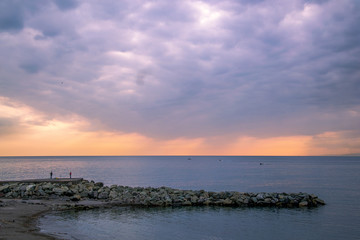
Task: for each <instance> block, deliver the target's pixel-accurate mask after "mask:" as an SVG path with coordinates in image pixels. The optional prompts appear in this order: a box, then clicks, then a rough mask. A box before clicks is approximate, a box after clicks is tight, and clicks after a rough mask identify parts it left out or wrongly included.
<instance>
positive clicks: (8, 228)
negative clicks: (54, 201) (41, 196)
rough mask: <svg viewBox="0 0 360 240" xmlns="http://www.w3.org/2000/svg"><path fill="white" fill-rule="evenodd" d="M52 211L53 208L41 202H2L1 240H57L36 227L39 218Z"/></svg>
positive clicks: (0, 216) (3, 200)
mask: <svg viewBox="0 0 360 240" xmlns="http://www.w3.org/2000/svg"><path fill="white" fill-rule="evenodd" d="M48 211H51V206H49V205H46V204H43V203H41V202H39V201H36V202H30V203H29V202H25V201H22V200H10V199H1V200H0V239H1V240H5V239H6V240H7V239H9V240H10V239H11V240H18V239H19V240H20V239H28V240H36V239H38V240H50V239H52V240H55V239H57V238H54V237H51V236H47V235H45V234H42V233H40V232H39V229H38V228H37V227H36V221H37V219H38V217H40V216H41V215H42V214H45V213H46V212H48Z"/></svg>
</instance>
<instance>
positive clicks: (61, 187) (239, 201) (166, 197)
mask: <svg viewBox="0 0 360 240" xmlns="http://www.w3.org/2000/svg"><path fill="white" fill-rule="evenodd" d="M0 198H10V199H11V198H13V199H24V200H26V199H57V200H65V201H80V200H87V199H89V200H98V201H104V202H111V203H114V204H118V205H136V206H144V207H151V206H206V205H211V206H238V207H284V208H292V207H317V206H319V205H324V204H325V202H324V201H323V200H321V199H320V198H318V197H317V196H316V195H313V194H308V193H264V192H262V193H245V192H234V191H226V192H210V191H204V190H180V189H173V188H169V187H159V188H152V187H145V188H144V187H128V186H120V185H111V186H104V184H103V183H101V182H97V183H95V182H94V181H88V180H83V181H81V182H78V183H73V182H51V181H49V182H37V183H32V182H15V183H10V182H9V183H1V184H0Z"/></svg>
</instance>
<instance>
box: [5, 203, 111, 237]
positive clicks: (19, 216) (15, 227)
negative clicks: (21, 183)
mask: <svg viewBox="0 0 360 240" xmlns="http://www.w3.org/2000/svg"><path fill="white" fill-rule="evenodd" d="M116 205H117V204H115V203H109V202H101V201H93V200H83V201H79V202H77V203H76V204H75V203H69V202H68V201H64V200H22V199H4V198H1V199H0V239H1V240H7V239H9V240H10V239H11V240H22V239H27V240H37V239H39V240H61V238H58V237H55V236H53V235H49V234H46V233H42V232H40V230H41V229H40V228H39V227H38V226H37V221H38V220H39V218H40V217H42V216H44V215H45V214H47V213H50V212H52V211H64V210H71V209H76V210H87V209H95V208H108V207H112V206H116Z"/></svg>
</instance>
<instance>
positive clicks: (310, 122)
mask: <svg viewBox="0 0 360 240" xmlns="http://www.w3.org/2000/svg"><path fill="white" fill-rule="evenodd" d="M359 26H360V1H358V0H289V1H280V0H269V1H267V0H256V1H250V0H224V1H220V0H207V1H192V0H171V1H170V0H150V1H147V0H141V1H140V0H128V1H127V0H123V1H114V0H86V1H85V0H84V1H81V0H34V1H26V0H1V1H0V53H1V54H0V155H3V156H6V155H148V154H149V155H156V154H161V155H168V154H181V155H197V154H199V155H200V154H202V155H214V154H217V155H338V154H359V153H360V27H359Z"/></svg>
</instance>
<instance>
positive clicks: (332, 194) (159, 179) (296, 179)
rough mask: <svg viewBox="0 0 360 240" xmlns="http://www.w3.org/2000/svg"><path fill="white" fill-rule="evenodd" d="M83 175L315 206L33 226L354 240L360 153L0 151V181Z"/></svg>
mask: <svg viewBox="0 0 360 240" xmlns="http://www.w3.org/2000/svg"><path fill="white" fill-rule="evenodd" d="M51 171H52V172H53V177H59V178H60V177H69V173H70V172H72V177H74V178H77V177H81V178H85V179H88V180H94V181H95V182H103V183H104V184H105V185H112V184H117V185H123V186H132V187H136V186H140V187H148V186H151V187H161V186H167V187H172V188H178V189H190V190H201V189H203V190H207V191H239V192H288V193H291V192H307V193H311V194H316V195H318V196H319V198H321V199H323V200H324V201H325V202H326V205H325V206H321V207H317V208H291V209H280V208H275V207H273V208H244V207H237V208H236V207H167V208H162V207H154V208H136V207H114V208H110V209H97V210H87V211H63V212H51V213H49V214H47V215H45V216H43V217H42V218H40V219H39V221H38V227H39V228H40V231H41V232H43V233H46V234H50V235H53V236H57V237H59V238H61V239H72V240H77V239H87V240H92V239H94V240H95V239H121V240H128V239H130V240H132V239H133V240H145V239H146V240H152V239H153V240H155V239H156V240H165V239H172V240H180V239H189V240H191V239H194V240H195V239H196V240H197V239H200V240H235V239H242V240H247V239H249V240H255V239H257V240H258V239H266V240H272V239H274V240H275V239H276V240H281V239H292V240H296V239H302V240H304V239H305V240H306V239H308V240H315V239H316V240H318V239H326V240H332V239H334V240H335V239H336V240H338V239H346V240H350V239H360V157H357V156H330V157H328V156H321V157H318V156H316V157H313V156H310V157H283V156H281V157H278V156H266V157H263V156H251V157H248V156H86V157H78V156H77V157H70V156H66V157H0V180H20V179H31V178H48V177H49V176H50V172H51Z"/></svg>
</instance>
